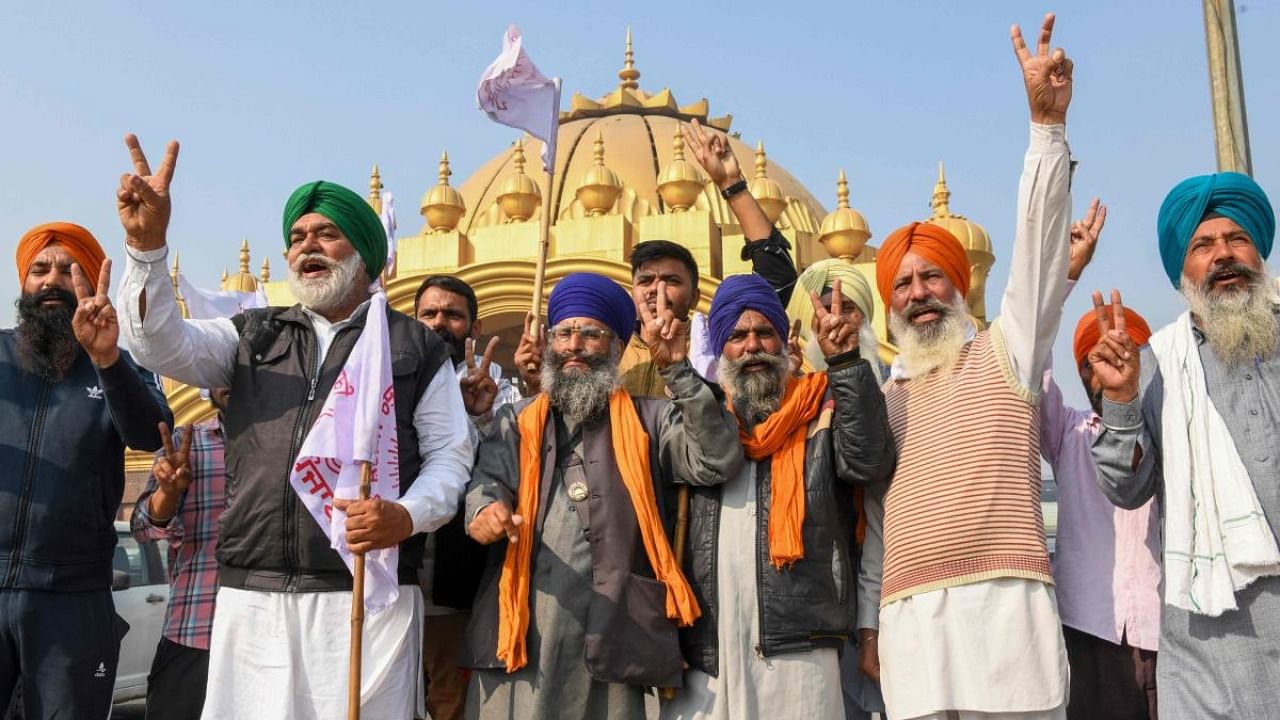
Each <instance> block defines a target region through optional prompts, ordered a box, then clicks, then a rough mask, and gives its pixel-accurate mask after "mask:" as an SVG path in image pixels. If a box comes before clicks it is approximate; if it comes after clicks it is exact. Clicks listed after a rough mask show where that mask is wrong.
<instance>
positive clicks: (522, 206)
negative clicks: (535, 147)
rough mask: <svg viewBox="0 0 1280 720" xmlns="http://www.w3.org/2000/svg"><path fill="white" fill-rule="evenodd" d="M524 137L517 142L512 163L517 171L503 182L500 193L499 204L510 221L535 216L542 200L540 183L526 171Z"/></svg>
mask: <svg viewBox="0 0 1280 720" xmlns="http://www.w3.org/2000/svg"><path fill="white" fill-rule="evenodd" d="M524 162H525V160H524V138H523V137H522V138H520V140H519V141H517V142H516V149H515V153H514V155H513V156H512V164H513V165H515V172H514V173H512V174H511V175H509V176H508V177H507V179H506V181H505V182H504V183H503V184H502V192H501V193H499V195H498V205H499V206H500V207H501V208H502V212H503V214H504V215H506V216H507V221H508V222H524V221H526V220H528V219H529V218H531V217H533V214H534V213H535V212H537V210H538V205H539V204H540V203H541V202H542V191H541V190H539V189H538V184H537V183H536V182H534V181H533V178H531V177H529V176H528V175H526V174H525V172H524Z"/></svg>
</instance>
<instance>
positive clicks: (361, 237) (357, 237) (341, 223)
mask: <svg viewBox="0 0 1280 720" xmlns="http://www.w3.org/2000/svg"><path fill="white" fill-rule="evenodd" d="M307 213H320V214H321V215H323V216H325V217H327V218H329V219H330V220H332V221H333V224H334V225H337V226H338V229H339V230H341V231H342V234H343V235H346V236H347V239H348V240H350V241H351V245H352V246H353V247H354V248H355V249H356V252H357V253H359V254H360V259H361V260H363V261H364V269H365V270H366V271H367V272H368V273H369V280H370V282H372V281H374V280H377V279H378V276H379V275H381V274H382V266H383V265H385V264H386V263H387V232H386V230H384V229H383V227H382V221H381V220H379V219H378V215H377V213H375V212H374V211H373V208H371V207H369V203H368V202H366V201H365V199H364V198H362V197H360V196H359V195H357V194H355V193H354V192H352V191H350V190H348V189H346V188H344V187H342V186H341V185H338V184H337V183H331V182H328V181H325V180H317V181H315V182H309V183H307V184H306V185H303V186H302V187H300V188H298V189H297V190H294V191H293V194H292V195H290V196H289V201H288V202H287V203H285V205H284V246H285V248H286V249H288V247H289V230H290V229H291V228H293V224H294V223H296V222H298V218H300V217H302V216H303V215H306V214H307Z"/></svg>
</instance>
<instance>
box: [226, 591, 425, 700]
mask: <svg viewBox="0 0 1280 720" xmlns="http://www.w3.org/2000/svg"><path fill="white" fill-rule="evenodd" d="M350 628H351V593H345V592H316V593H278V592H259V591H255V590H237V589H235V588H225V587H224V588H220V589H219V590H218V612H217V614H216V615H215V616H214V618H213V637H212V639H211V647H213V648H217V649H218V651H217V652H213V653H210V655H209V689H208V692H207V694H206V695H205V701H204V713H203V714H202V715H201V719H202V720H237V719H239V718H289V719H290V720H333V718H343V717H346V715H347V671H348V668H349V660H350V650H351V645H350V643H351V635H350ZM421 638H422V593H421V591H419V590H418V588H416V587H409V586H403V585H402V586H401V587H400V597H399V598H397V599H396V601H395V603H393V604H392V605H391V607H388V608H386V609H385V610H382V611H381V612H378V613H374V614H372V615H370V614H368V613H366V614H365V618H364V635H363V638H362V642H361V647H362V648H363V653H362V667H361V673H360V677H361V682H360V698H361V700H360V705H361V717H365V718H370V719H371V720H374V719H376V720H411V718H414V717H426V705H425V702H424V698H425V695H424V693H423V687H422V641H421Z"/></svg>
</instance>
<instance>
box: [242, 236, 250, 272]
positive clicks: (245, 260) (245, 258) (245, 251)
mask: <svg viewBox="0 0 1280 720" xmlns="http://www.w3.org/2000/svg"><path fill="white" fill-rule="evenodd" d="M240 272H242V273H244V274H246V275H248V274H249V238H244V239H242V240H241V241H240Z"/></svg>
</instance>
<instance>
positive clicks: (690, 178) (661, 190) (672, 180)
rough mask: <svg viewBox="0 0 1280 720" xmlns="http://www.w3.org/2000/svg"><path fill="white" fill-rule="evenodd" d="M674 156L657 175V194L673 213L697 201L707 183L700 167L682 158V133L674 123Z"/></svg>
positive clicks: (678, 125)
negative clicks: (659, 174) (660, 173)
mask: <svg viewBox="0 0 1280 720" xmlns="http://www.w3.org/2000/svg"><path fill="white" fill-rule="evenodd" d="M671 151H672V154H673V156H674V157H672V159H671V164H669V165H667V167H666V169H664V170H663V171H662V175H661V176H659V177H658V195H659V196H660V197H661V198H662V202H664V203H666V206H667V209H668V210H669V211H671V212H673V213H678V212H684V211H686V210H688V209H689V208H691V207H693V205H694V203H696V202H698V196H699V195H701V194H702V189H703V188H704V187H705V186H706V184H707V178H706V177H705V176H704V175H703V174H702V169H701V168H699V167H698V166H697V165H694V164H693V163H691V162H689V161H688V160H685V159H684V134H683V133H682V132H680V123H676V134H675V137H674V138H673V139H672V141H671Z"/></svg>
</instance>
